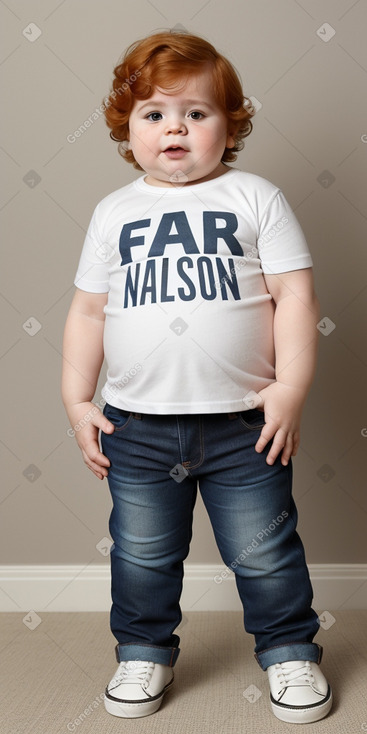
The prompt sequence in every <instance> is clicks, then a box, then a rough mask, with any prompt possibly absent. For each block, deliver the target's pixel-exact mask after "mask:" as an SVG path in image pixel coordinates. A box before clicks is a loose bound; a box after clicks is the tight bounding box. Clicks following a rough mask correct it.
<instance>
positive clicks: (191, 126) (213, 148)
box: [129, 70, 234, 186]
mask: <svg viewBox="0 0 367 734" xmlns="http://www.w3.org/2000/svg"><path fill="white" fill-rule="evenodd" d="M129 131H130V145H131V149H132V151H133V153H134V156H135V159H136V160H137V162H138V163H139V164H140V166H141V167H142V169H143V170H144V171H146V173H147V174H148V176H147V178H146V182H147V183H149V184H151V185H153V186H175V185H176V186H177V184H179V185H180V184H185V183H191V182H196V183H199V182H201V181H206V180H209V179H211V178H215V177H216V176H219V175H220V174H221V173H223V172H224V171H225V170H226V166H225V165H224V164H223V163H221V158H222V155H223V152H224V149H225V148H226V147H227V148H231V147H233V145H234V140H233V137H232V136H231V135H230V134H229V132H228V120H227V118H226V116H225V114H224V112H223V111H222V110H221V109H220V107H219V106H218V104H217V102H216V99H215V97H214V93H213V79H212V75H211V73H210V70H206V71H203V72H202V73H200V74H197V75H195V76H190V77H189V79H188V81H187V83H186V84H185V86H184V87H183V88H182V89H180V91H179V92H177V93H176V94H167V93H165V91H164V90H162V89H160V88H156V89H155V90H154V92H153V94H152V96H151V97H150V98H149V99H147V100H136V101H135V104H134V107H133V109H132V112H131V115H130V119H129Z"/></svg>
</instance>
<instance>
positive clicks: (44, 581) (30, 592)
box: [0, 563, 367, 612]
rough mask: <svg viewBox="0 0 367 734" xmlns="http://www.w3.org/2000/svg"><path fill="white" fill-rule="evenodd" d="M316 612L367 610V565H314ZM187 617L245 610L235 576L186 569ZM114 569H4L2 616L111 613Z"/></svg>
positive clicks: (212, 568) (205, 567) (0, 569)
mask: <svg viewBox="0 0 367 734" xmlns="http://www.w3.org/2000/svg"><path fill="white" fill-rule="evenodd" d="M309 571H310V575H311V580H312V584H313V589H314V603H313V606H314V608H315V609H316V610H317V611H318V612H320V611H323V610H334V611H336V610H338V609H367V564H341V565H337V564H322V565H321V564H320V565H319V564H311V565H309ZM181 607H182V610H183V612H190V611H193V612H203V611H240V610H241V609H242V607H241V603H240V600H239V597H238V593H237V589H236V585H235V579H234V574H233V572H230V571H228V569H226V568H225V566H222V567H220V566H216V565H211V564H194V563H192V564H190V563H188V564H185V579H184V589H183V593H182V597H181ZM109 608H110V569H109V565H107V564H106V565H104V564H103V565H102V564H94V565H92V564H88V565H87V566H82V565H78V566H76V565H75V566H74V565H69V566H0V611H1V612H29V611H30V610H35V611H38V612H42V611H43V612H106V611H108V610H109Z"/></svg>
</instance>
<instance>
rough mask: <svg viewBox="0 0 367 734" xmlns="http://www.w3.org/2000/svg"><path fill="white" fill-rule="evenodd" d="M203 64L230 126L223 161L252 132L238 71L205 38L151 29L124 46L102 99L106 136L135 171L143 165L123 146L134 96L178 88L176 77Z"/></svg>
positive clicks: (232, 158)
mask: <svg viewBox="0 0 367 734" xmlns="http://www.w3.org/2000/svg"><path fill="white" fill-rule="evenodd" d="M208 63H209V64H210V65H211V69H212V74H213V90H214V94H215V98H216V101H217V103H218V105H219V107H220V108H221V110H223V112H224V113H225V115H226V117H227V120H228V126H229V127H231V129H232V130H233V131H234V134H233V138H234V142H235V144H234V147H233V148H225V150H224V152H223V156H222V161H223V162H224V163H227V162H230V161H235V160H236V158H237V155H236V154H237V153H238V151H240V150H242V148H243V147H244V140H243V138H245V137H247V136H248V135H249V134H250V133H251V131H252V122H251V117H252V116H253V115H254V114H255V109H254V107H253V105H252V102H251V100H250V99H249V98H247V97H245V96H244V94H243V91H242V85H241V82H240V79H239V76H238V74H237V72H236V70H235V69H234V67H233V66H232V64H231V63H230V62H229V61H228V59H226V58H225V57H224V56H222V55H221V54H220V53H218V51H216V49H215V48H214V46H212V45H211V44H210V43H209V42H208V41H206V40H204V39H203V38H200V37H199V36H193V35H191V34H189V33H185V32H176V31H167V32H160V33H155V34H153V35H151V36H148V37H147V38H144V39H142V40H140V41H136V42H135V43H133V44H132V45H131V46H129V48H128V49H127V51H126V53H125V55H124V56H123V58H122V61H121V63H119V64H118V66H116V68H115V69H114V79H113V83H112V90H111V92H110V94H109V96H108V98H107V99H105V102H104V105H103V107H104V114H105V118H106V123H107V125H108V127H109V128H111V132H110V137H111V138H112V140H115V141H118V142H119V143H120V145H119V146H118V150H119V153H120V155H122V157H123V158H124V159H125V160H126V161H127V162H128V163H132V164H133V166H134V167H135V168H137V169H139V170H140V171H141V170H143V169H142V168H141V166H140V165H139V164H138V163H137V161H136V160H135V158H134V154H133V152H132V150H129V149H128V147H127V145H126V144H127V141H128V140H129V117H130V113H131V110H132V108H133V105H134V102H135V100H136V99H139V100H142V99H148V98H149V97H150V96H151V95H152V94H153V92H154V88H155V87H161V88H163V89H165V90H170V89H172V93H173V92H174V91H177V89H178V85H179V83H180V80H181V81H182V82H183V84H184V83H185V80H186V79H187V77H189V76H191V75H194V74H197V73H198V71H199V70H200V68H204V66H207V65H208Z"/></svg>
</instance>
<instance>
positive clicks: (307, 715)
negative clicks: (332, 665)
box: [267, 660, 332, 724]
mask: <svg viewBox="0 0 367 734" xmlns="http://www.w3.org/2000/svg"><path fill="white" fill-rule="evenodd" d="M267 673H268V676H269V684H270V700H271V708H272V710H273V713H274V714H275V716H276V717H277V718H278V719H281V720H282V721H287V722H288V723H290V724H311V723H312V722H314V721H318V720H319V719H323V718H324V716H326V715H327V714H328V713H329V711H330V709H331V705H332V694H331V688H330V686H329V685H328V682H327V680H326V678H325V676H324V675H323V674H322V672H321V670H320V668H319V666H318V664H317V663H311V662H309V661H308V660H290V661H287V662H285V663H276V664H275V665H270V666H269V668H268V669H267Z"/></svg>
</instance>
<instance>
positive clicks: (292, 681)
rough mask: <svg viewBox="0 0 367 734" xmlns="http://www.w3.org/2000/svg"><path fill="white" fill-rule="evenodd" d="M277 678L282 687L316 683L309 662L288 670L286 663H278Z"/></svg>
mask: <svg viewBox="0 0 367 734" xmlns="http://www.w3.org/2000/svg"><path fill="white" fill-rule="evenodd" d="M275 669H276V670H277V677H278V680H279V683H280V685H281V686H282V687H285V688H288V687H289V686H299V684H300V683H307V684H309V685H310V684H312V683H314V681H315V678H314V675H313V672H312V669H311V663H310V662H309V661H308V660H305V661H303V660H302V661H300V663H299V665H298V666H297V667H295V666H294V665H292V668H287V667H286V665H285V664H284V663H277V664H276V666H275Z"/></svg>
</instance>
